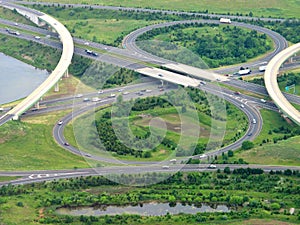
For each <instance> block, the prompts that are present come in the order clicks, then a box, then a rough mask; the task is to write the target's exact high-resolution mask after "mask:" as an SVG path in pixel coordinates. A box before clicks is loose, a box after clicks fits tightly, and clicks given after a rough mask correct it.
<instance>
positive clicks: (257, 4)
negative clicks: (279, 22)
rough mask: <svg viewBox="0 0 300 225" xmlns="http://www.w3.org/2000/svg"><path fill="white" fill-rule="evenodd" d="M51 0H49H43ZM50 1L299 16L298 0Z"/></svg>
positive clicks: (56, 0) (255, 14)
mask: <svg viewBox="0 0 300 225" xmlns="http://www.w3.org/2000/svg"><path fill="white" fill-rule="evenodd" d="M41 1H43V2H49V0H41ZM50 2H56V3H68V4H75V3H79V4H95V5H113V6H126V7H139V8H150V9H151V8H152V9H167V10H177V11H192V12H204V13H218V14H233V15H250V16H257V17H269V16H271V17H280V18H282V17H283V18H299V10H300V8H299V4H298V2H297V1H290V0H273V1H272V5H270V2H268V1H263V0H257V1H243V0H237V1H234V2H233V1H226V4H224V1H223V0H216V1H210V0H187V1H184V2H183V1H178V0H173V1H159V0H153V1H139V0H125V1H122V2H120V1H118V0H108V1H107V0H100V1H99V0H85V1H82V0H51V1H50Z"/></svg>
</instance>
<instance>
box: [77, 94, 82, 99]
mask: <svg viewBox="0 0 300 225" xmlns="http://www.w3.org/2000/svg"><path fill="white" fill-rule="evenodd" d="M82 96H83V94H77V95H76V96H75V98H81V97H82Z"/></svg>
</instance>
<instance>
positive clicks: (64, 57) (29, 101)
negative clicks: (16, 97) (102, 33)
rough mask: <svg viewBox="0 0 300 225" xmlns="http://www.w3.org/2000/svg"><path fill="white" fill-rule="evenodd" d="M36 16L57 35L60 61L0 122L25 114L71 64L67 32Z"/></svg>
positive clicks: (51, 20)
mask: <svg viewBox="0 0 300 225" xmlns="http://www.w3.org/2000/svg"><path fill="white" fill-rule="evenodd" d="M6 4H7V3H6ZM9 7H10V8H15V9H18V7H19V6H17V5H13V4H9ZM22 10H24V7H22ZM30 12H31V13H32V11H30ZM36 16H37V17H38V19H39V20H41V21H44V22H46V23H47V24H48V25H50V26H51V27H52V28H53V29H55V30H56V32H57V33H58V34H59V36H60V40H61V42H62V45H63V49H62V54H61V57H60V60H59V62H58V64H57V66H56V68H55V69H54V70H53V72H52V73H51V74H50V75H49V77H48V78H47V79H46V80H45V81H44V82H43V83H42V84H41V85H40V86H39V87H38V88H36V89H35V90H34V91H33V92H32V93H31V94H30V95H28V96H27V97H26V98H25V99H24V100H23V101H22V102H21V103H19V104H18V105H17V106H15V107H14V108H13V109H12V110H10V111H9V112H7V113H6V114H5V115H4V116H3V117H1V118H0V120H3V119H4V120H5V119H8V118H9V119H10V118H15V119H17V118H18V117H19V116H20V115H21V114H22V113H23V112H25V111H26V110H27V109H28V108H30V107H31V106H32V105H34V104H35V103H36V102H38V101H39V100H40V98H41V97H42V96H43V95H44V94H45V93H46V92H47V91H49V90H50V88H52V87H53V86H54V85H55V84H56V83H57V82H58V81H59V79H60V78H61V77H62V76H63V75H64V74H65V72H66V71H67V70H68V67H69V65H70V64H71V60H72V57H73V53H74V43H73V38H72V36H71V34H70V33H69V31H68V30H67V29H66V28H65V26H64V25H63V24H61V23H60V22H59V21H58V20H56V19H54V18H53V17H51V16H49V15H46V14H43V13H41V12H38V11H37V14H36ZM5 122H6V121H5Z"/></svg>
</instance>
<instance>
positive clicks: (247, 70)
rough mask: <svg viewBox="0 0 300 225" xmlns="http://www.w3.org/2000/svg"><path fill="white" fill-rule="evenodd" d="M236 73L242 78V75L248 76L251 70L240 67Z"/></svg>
mask: <svg viewBox="0 0 300 225" xmlns="http://www.w3.org/2000/svg"><path fill="white" fill-rule="evenodd" d="M238 73H239V75H240V76H243V75H247V74H250V73H251V70H250V69H249V68H248V67H247V68H244V67H241V68H240V70H239V72H238Z"/></svg>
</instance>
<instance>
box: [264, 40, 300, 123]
mask: <svg viewBox="0 0 300 225" xmlns="http://www.w3.org/2000/svg"><path fill="white" fill-rule="evenodd" d="M298 51H300V43H298V44H295V45H293V46H291V47H289V48H287V49H285V50H283V51H282V52H280V53H279V54H277V55H276V56H275V57H274V58H273V59H272V60H271V61H270V62H269V63H268V65H267V68H266V71H265V74H264V80H265V85H266V89H267V91H268V93H269V95H270V97H271V98H272V99H273V101H274V103H275V104H276V105H277V107H278V108H279V109H280V110H281V111H282V112H283V113H284V114H285V115H287V116H289V118H291V119H292V120H293V121H294V122H295V123H297V124H298V125H300V112H299V111H298V110H297V109H295V107H294V106H293V105H292V104H291V103H290V102H289V101H288V100H287V99H286V98H285V97H284V95H283V94H282V93H281V90H280V89H279V86H278V83H277V74H278V71H279V68H280V66H281V65H282V64H283V62H284V61H285V60H286V59H288V58H289V57H290V56H292V55H293V54H295V53H297V52H298Z"/></svg>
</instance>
